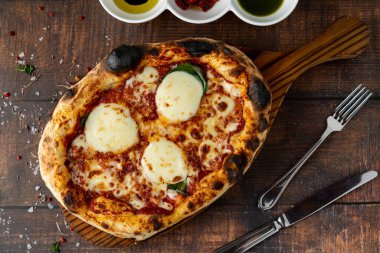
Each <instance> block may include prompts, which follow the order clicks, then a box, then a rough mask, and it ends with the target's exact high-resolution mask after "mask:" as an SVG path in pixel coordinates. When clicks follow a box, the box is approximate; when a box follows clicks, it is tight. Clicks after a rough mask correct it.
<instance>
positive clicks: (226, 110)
mask: <svg viewBox="0 0 380 253" xmlns="http://www.w3.org/2000/svg"><path fill="white" fill-rule="evenodd" d="M212 105H213V107H214V109H215V110H216V111H217V112H218V115H222V116H227V115H228V114H230V113H231V112H232V111H233V110H234V108H235V101H234V100H233V99H232V98H230V97H228V96H225V95H220V94H214V95H213V96H212ZM221 105H223V106H221Z"/></svg>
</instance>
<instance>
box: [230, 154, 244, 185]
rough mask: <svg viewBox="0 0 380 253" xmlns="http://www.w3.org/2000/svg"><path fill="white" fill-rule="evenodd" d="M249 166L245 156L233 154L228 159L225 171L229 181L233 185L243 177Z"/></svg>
mask: <svg viewBox="0 0 380 253" xmlns="http://www.w3.org/2000/svg"><path fill="white" fill-rule="evenodd" d="M247 164H248V159H247V157H246V155H244V154H239V155H237V154H232V155H231V156H230V157H229V158H228V162H227V163H226V165H225V167H224V169H225V170H226V172H227V178H228V181H229V182H230V183H231V184H232V183H235V182H236V181H238V180H240V179H241V178H242V177H243V171H244V169H245V167H246V166H247Z"/></svg>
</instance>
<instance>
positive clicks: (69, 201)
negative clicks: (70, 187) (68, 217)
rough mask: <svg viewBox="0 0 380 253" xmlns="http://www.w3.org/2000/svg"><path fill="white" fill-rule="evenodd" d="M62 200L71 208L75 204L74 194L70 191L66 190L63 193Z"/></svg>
mask: <svg viewBox="0 0 380 253" xmlns="http://www.w3.org/2000/svg"><path fill="white" fill-rule="evenodd" d="M63 202H64V203H65V205H66V206H67V207H69V208H73V207H74V205H75V204H76V200H75V197H74V194H73V193H72V192H71V191H68V192H67V193H66V194H65V197H63Z"/></svg>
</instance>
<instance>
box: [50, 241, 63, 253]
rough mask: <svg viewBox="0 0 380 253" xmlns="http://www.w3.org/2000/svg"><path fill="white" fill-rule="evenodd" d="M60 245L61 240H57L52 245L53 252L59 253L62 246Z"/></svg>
mask: <svg viewBox="0 0 380 253" xmlns="http://www.w3.org/2000/svg"><path fill="white" fill-rule="evenodd" d="M60 246H61V242H60V241H56V242H55V243H53V244H52V245H51V247H50V249H51V252H53V253H59V252H60V248H59V247H60Z"/></svg>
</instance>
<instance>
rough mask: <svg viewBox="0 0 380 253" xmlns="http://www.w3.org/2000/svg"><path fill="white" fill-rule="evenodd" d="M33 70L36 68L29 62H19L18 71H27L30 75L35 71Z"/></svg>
mask: <svg viewBox="0 0 380 253" xmlns="http://www.w3.org/2000/svg"><path fill="white" fill-rule="evenodd" d="M33 70H34V67H33V66H32V65H29V64H25V65H23V64H19V65H18V67H17V71H20V72H25V73H27V74H29V75H31V74H32V73H33Z"/></svg>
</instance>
